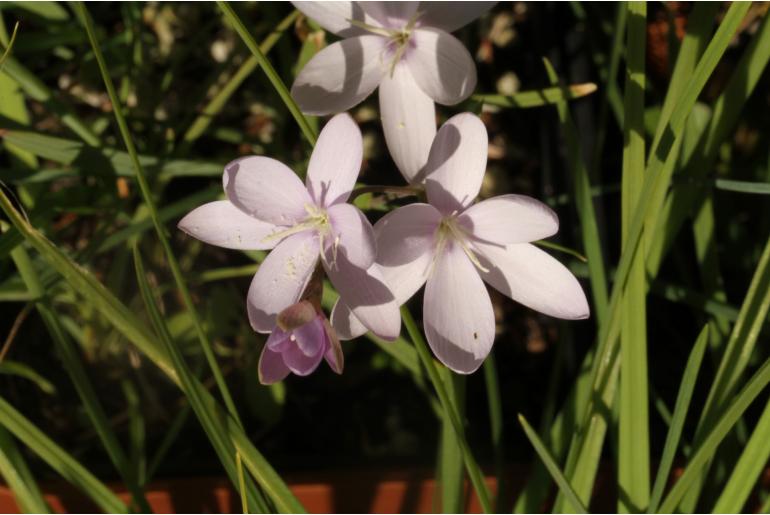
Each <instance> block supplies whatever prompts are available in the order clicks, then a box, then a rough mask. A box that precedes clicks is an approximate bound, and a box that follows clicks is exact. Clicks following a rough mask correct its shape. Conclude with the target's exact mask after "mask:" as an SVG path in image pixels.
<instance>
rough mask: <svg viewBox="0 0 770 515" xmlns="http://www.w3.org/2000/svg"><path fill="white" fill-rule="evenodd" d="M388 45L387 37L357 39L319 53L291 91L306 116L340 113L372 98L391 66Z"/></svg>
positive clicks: (372, 36)
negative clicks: (388, 59) (367, 98)
mask: <svg viewBox="0 0 770 515" xmlns="http://www.w3.org/2000/svg"><path fill="white" fill-rule="evenodd" d="M386 43H387V39H386V38H384V37H383V36H376V35H366V36H357V37H353V38H348V39H344V40H342V41H338V42H336V43H333V44H331V45H329V46H327V47H326V48H324V49H323V50H321V51H320V52H318V53H317V54H316V55H315V56H314V57H313V58H312V59H311V60H310V62H309V63H307V64H306V65H305V67H304V68H302V71H301V72H300V73H299V75H298V76H297V79H296V80H295V81H294V85H293V86H292V87H291V95H292V96H293V97H294V99H295V100H296V101H297V104H298V105H299V107H300V109H301V110H302V112H304V113H307V114H313V115H325V114H330V113H340V112H342V111H347V110H348V109H350V108H351V107H353V106H355V105H357V104H358V103H359V102H361V101H362V100H364V99H365V98H366V97H368V96H369V95H370V94H371V93H372V91H374V90H375V89H376V88H377V86H378V85H379V84H380V80H381V79H382V76H383V75H384V74H385V72H386V71H387V68H388V66H389V63H388V62H386V60H385V57H386V56H385V55H384V54H383V52H384V50H385V45H386Z"/></svg>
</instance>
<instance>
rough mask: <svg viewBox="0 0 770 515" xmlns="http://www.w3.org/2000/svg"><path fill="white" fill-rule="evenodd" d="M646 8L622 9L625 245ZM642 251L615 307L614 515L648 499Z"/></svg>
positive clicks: (639, 138)
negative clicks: (617, 364) (625, 30)
mask: <svg viewBox="0 0 770 515" xmlns="http://www.w3.org/2000/svg"><path fill="white" fill-rule="evenodd" d="M646 35H647V4H646V3H645V2H629V3H628V33H627V41H626V84H625V93H624V101H623V104H624V111H623V112H624V114H623V119H624V120H625V122H624V126H623V140H624V148H623V182H622V189H621V199H622V200H621V211H622V217H621V218H622V229H623V230H622V237H623V242H624V243H625V241H626V239H627V237H628V228H629V226H630V224H631V220H632V218H633V213H634V212H635V211H636V210H637V208H638V201H639V198H638V196H639V195H638V194H639V191H640V190H641V186H642V184H643V183H644V155H645V152H644V149H645V144H644V90H645V87H646V85H645V82H646V77H645V69H644V67H645V47H646ZM646 290H647V288H646V275H645V267H644V248H643V245H640V249H639V250H637V252H636V256H635V257H634V260H633V263H632V265H631V270H630V272H629V278H628V287H627V288H626V291H625V293H624V295H623V299H622V301H621V313H620V317H621V319H622V322H621V331H620V356H621V362H620V398H619V399H618V407H619V415H618V426H619V427H618V433H619V434H618V490H619V494H618V512H621V513H639V512H642V511H644V510H646V509H647V504H648V503H649V498H650V435H649V432H648V431H649V413H648V410H649V398H648V386H647V308H646V302H647V298H646Z"/></svg>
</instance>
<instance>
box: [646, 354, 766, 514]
mask: <svg viewBox="0 0 770 515" xmlns="http://www.w3.org/2000/svg"><path fill="white" fill-rule="evenodd" d="M768 384H770V360H768V361H766V362H765V363H764V364H763V365H762V367H760V369H759V370H757V372H756V373H755V374H754V375H753V376H752V377H751V379H749V381H748V382H747V383H746V385H745V386H744V387H743V388H742V389H741V391H740V392H738V394H737V395H736V396H735V397H734V398H733V400H732V402H731V403H730V405H729V406H728V407H727V408H726V409H725V410H724V412H723V414H722V416H721V417H720V418H719V420H718V421H716V423H715V424H714V425H713V426H711V428H710V430H709V432H708V435H707V436H706V437H705V438H703V440H702V441H701V443H700V445H699V446H698V449H697V450H696V451H695V453H693V455H692V456H690V460H689V461H688V463H687V467H686V468H685V469H684V472H683V473H682V475H681V476H680V477H679V479H678V480H677V481H676V483H674V486H673V487H672V488H671V491H670V492H669V493H668V495H667V496H666V498H665V499H664V500H663V502H662V503H661V505H660V509H659V512H660V513H673V512H674V510H675V509H676V507H677V505H678V504H679V502H680V501H681V500H682V498H683V497H684V495H685V493H687V491H688V490H689V489H690V487H691V486H692V485H693V483H694V482H695V481H697V480H698V478H699V477H700V476H701V474H702V473H703V469H704V467H705V466H706V465H707V463H708V461H709V460H710V459H711V457H712V456H713V455H714V453H715V452H716V449H717V447H718V446H719V444H720V443H721V442H722V440H723V439H724V438H725V436H727V434H728V433H729V432H730V430H731V429H732V428H733V426H734V425H735V423H736V422H738V420H739V419H740V418H741V417H742V416H743V414H744V413H745V411H746V409H747V408H748V407H749V406H750V405H751V403H752V402H753V401H754V400H755V399H756V398H757V397H758V396H759V395H760V394H761V393H762V392H763V391H764V390H765V388H766V387H767V385H768Z"/></svg>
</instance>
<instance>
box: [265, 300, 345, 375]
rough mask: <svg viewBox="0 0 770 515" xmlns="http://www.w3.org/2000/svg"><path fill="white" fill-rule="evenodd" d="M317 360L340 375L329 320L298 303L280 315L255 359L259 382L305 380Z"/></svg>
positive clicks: (308, 305)
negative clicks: (296, 377)
mask: <svg viewBox="0 0 770 515" xmlns="http://www.w3.org/2000/svg"><path fill="white" fill-rule="evenodd" d="M321 360H326V362H327V363H328V364H329V366H330V367H331V369H332V370H333V371H334V372H336V373H338V374H341V373H342V367H343V355H342V347H341V346H340V342H339V339H338V338H337V335H336V333H335V331H334V329H333V328H332V327H331V325H330V324H329V320H328V319H327V318H326V316H325V315H324V313H323V311H321V310H320V308H319V307H318V306H317V305H314V303H313V302H311V301H309V300H301V301H299V302H298V303H296V304H292V305H291V306H289V307H288V308H286V309H284V310H283V311H281V312H280V313H279V314H278V316H277V317H276V327H275V329H273V331H272V332H271V333H270V337H269V338H268V339H267V343H265V347H264V348H263V349H262V354H261V355H260V357H259V367H258V368H259V381H260V382H261V383H262V384H272V383H275V382H278V381H281V380H283V379H285V378H286V376H288V375H289V373H294V374H296V375H299V376H306V375H309V374H310V373H312V372H313V371H314V370H315V369H316V368H318V365H320V364H321Z"/></svg>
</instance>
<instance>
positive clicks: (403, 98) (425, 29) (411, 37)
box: [291, 2, 495, 183]
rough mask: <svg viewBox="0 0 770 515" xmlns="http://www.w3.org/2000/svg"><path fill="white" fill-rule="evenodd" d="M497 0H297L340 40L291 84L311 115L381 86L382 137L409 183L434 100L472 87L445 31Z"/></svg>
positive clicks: (424, 145) (446, 100)
mask: <svg viewBox="0 0 770 515" xmlns="http://www.w3.org/2000/svg"><path fill="white" fill-rule="evenodd" d="M494 3H495V2H294V5H295V6H296V7H297V9H299V10H300V11H302V12H303V13H305V14H306V15H307V16H308V17H309V18H311V19H313V20H315V21H316V22H317V23H318V24H319V25H321V26H322V27H323V28H324V29H326V30H327V31H329V32H332V33H334V34H337V35H338V36H341V37H343V38H345V39H343V40H341V41H338V42H336V43H333V44H331V45H329V46H328V47H326V48H324V49H323V50H321V51H320V52H319V53H318V54H316V55H315V56H314V57H313V58H312V59H311V60H310V61H309V62H308V63H307V64H306V65H305V67H304V68H303V69H302V71H301V72H300V73H299V75H298V76H297V79H296V80H295V81H294V85H293V86H292V89H291V93H292V96H293V97H294V98H295V100H296V101H297V103H298V105H299V107H300V109H302V111H303V112H305V113H308V114H315V115H323V114H329V113H336V112H341V111H346V110H348V109H350V108H352V107H353V106H355V105H357V104H358V103H359V102H361V101H362V100H364V99H365V98H366V97H368V96H369V95H370V94H371V93H372V92H373V91H374V90H375V89H377V87H378V86H379V88H380V115H381V117H382V127H383V131H384V133H385V141H386V143H387V145H388V148H389V149H390V152H391V155H392V156H393V159H394V161H395V162H396V166H397V167H398V169H399V170H400V171H401V173H402V174H403V175H404V178H405V179H406V180H407V182H410V183H421V182H422V180H423V179H424V173H423V167H424V166H425V163H426V161H427V158H428V150H429V149H430V143H431V141H433V137H434V136H435V135H436V112H435V106H434V101H435V102H438V103H439V104H443V105H454V104H457V103H458V102H460V101H462V100H465V99H466V98H468V96H469V95H470V94H471V93H472V92H473V90H474V88H475V87H476V66H475V64H474V62H473V58H472V57H471V55H470V53H468V50H467V49H466V48H465V47H464V46H463V45H462V43H460V41H458V40H457V39H456V38H455V37H454V36H452V35H451V34H449V33H450V32H452V31H454V30H457V29H459V28H460V27H462V26H464V25H466V24H467V23H469V22H471V21H472V20H474V19H475V18H477V17H479V16H480V15H481V14H483V13H484V12H485V11H487V10H488V9H489V8H490V7H491V6H492V5H494Z"/></svg>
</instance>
